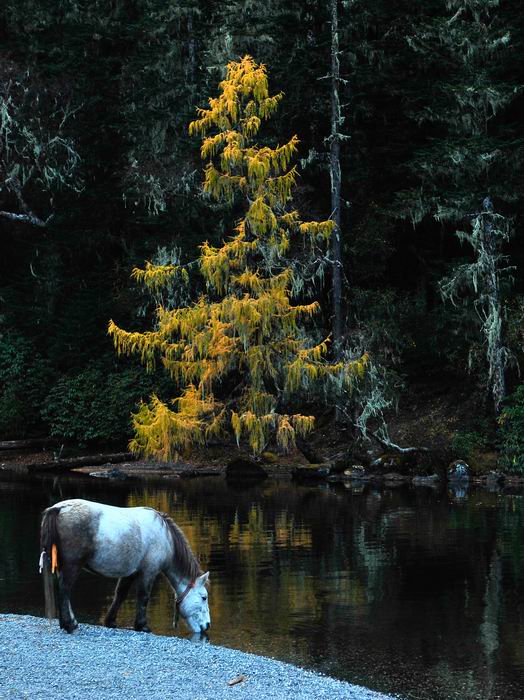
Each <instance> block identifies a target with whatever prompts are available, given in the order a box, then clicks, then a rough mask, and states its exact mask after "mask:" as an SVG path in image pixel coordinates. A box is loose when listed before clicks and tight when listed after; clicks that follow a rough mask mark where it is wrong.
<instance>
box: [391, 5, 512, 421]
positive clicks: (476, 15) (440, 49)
mask: <svg viewBox="0 0 524 700" xmlns="http://www.w3.org/2000/svg"><path fill="white" fill-rule="evenodd" d="M407 39H408V43H409V45H410V47H411V49H412V50H413V51H414V53H415V55H416V56H417V57H418V58H419V60H420V59H422V61H421V62H422V63H423V64H424V70H425V71H427V73H428V75H430V76H431V80H430V82H428V83H427V89H428V92H427V93H425V94H423V98H422V99H421V98H420V96H419V97H418V98H417V102H416V103H415V105H414V109H413V116H414V117H415V119H416V120H417V121H418V122H419V124H424V125H425V127H426V128H427V129H428V132H429V133H430V134H431V138H430V139H428V142H427V146H426V147H425V148H423V149H421V150H420V151H419V152H418V153H417V154H416V157H415V159H414V160H413V161H411V163H409V168H408V169H409V170H410V177H413V176H415V178H416V180H417V185H416V187H414V188H412V189H410V190H406V191H404V192H402V193H400V195H399V197H398V201H399V202H400V204H401V207H403V210H404V215H405V216H409V218H411V220H412V222H413V224H418V223H420V222H422V221H423V220H424V219H425V218H426V217H427V216H428V215H429V216H433V217H434V219H436V220H437V221H438V222H440V223H441V224H442V225H443V226H444V227H446V228H447V227H450V228H451V230H453V231H455V234H456V235H457V237H458V238H459V240H460V241H461V242H466V243H469V244H470V246H471V253H473V255H474V257H475V262H474V263H472V264H471V265H465V266H464V265H462V266H458V267H456V268H455V272H454V273H452V274H451V276H449V277H448V279H446V280H444V282H443V284H442V285H441V291H443V293H444V296H445V297H447V298H456V294H457V291H458V289H461V291H462V292H464V291H465V290H466V288H469V294H470V296H471V295H472V296H473V304H472V307H473V308H475V309H476V311H477V316H479V317H480V321H481V323H480V326H479V328H480V332H481V337H482V341H483V342H484V343H485V344H486V358H487V372H486V374H487V377H486V382H485V383H486V385H487V387H488V388H489V390H490V391H491V393H492V396H493V400H494V408H495V412H496V413H498V411H499V409H500V405H501V401H502V400H503V398H504V394H505V380H504V369H505V365H506V360H507V351H506V349H505V348H504V343H503V338H502V330H503V328H502V318H503V316H504V308H503V298H502V295H501V291H500V288H499V277H500V272H501V270H500V261H501V260H503V259H504V257H503V256H502V255H501V250H500V246H501V243H502V242H503V241H504V240H507V237H508V227H507V223H505V224H504V226H501V224H500V221H504V218H503V217H502V216H501V215H500V214H499V215H494V214H493V213H492V212H493V204H492V202H494V203H495V205H496V206H497V208H499V207H500V204H501V203H510V202H514V201H515V200H516V199H517V198H518V194H520V193H521V191H522V183H521V178H520V177H519V175H518V173H519V166H520V165H521V163H522V160H523V159H524V152H523V149H522V140H521V139H519V138H517V133H518V131H517V130H518V126H517V127H515V125H514V124H511V122H510V121H508V120H503V119H502V116H503V115H504V113H508V112H509V108H510V107H511V105H512V103H513V101H514V100H515V98H516V96H517V95H518V94H519V92H520V86H519V85H517V84H514V83H513V82H511V81H510V80H507V76H508V66H509V63H510V61H511V60H512V56H513V55H514V43H515V40H514V38H513V37H512V33H511V31H510V24H509V23H508V17H507V15H506V14H505V13H504V12H502V11H501V8H500V2H499V0H444V2H441V3H437V5H436V6H435V7H434V8H433V7H432V8H431V14H428V15H427V16H423V18H422V19H421V20H420V21H419V24H418V25H417V26H416V27H415V26H414V27H413V31H412V32H411V33H410V35H409V36H408V37H407ZM428 126H429V128H428ZM486 202H488V203H489V206H490V208H491V209H490V210H486V209H484V210H483V211H481V212H480V213H479V210H480V209H481V206H483V203H486ZM495 219H496V223H495ZM470 221H471V228H472V231H471V233H464V229H465V228H467V227H468V226H469V224H470ZM457 226H458V227H460V228H459V230H456V227H457ZM466 270H467V271H468V272H467V275H466V274H465V271H466ZM467 276H468V277H469V278H470V282H471V283H470V284H469V285H465V284H464V280H465V278H466V277H467Z"/></svg>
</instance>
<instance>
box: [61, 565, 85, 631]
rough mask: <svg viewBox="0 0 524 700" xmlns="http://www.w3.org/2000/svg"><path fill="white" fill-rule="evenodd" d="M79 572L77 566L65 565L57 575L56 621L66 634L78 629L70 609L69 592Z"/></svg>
mask: <svg viewBox="0 0 524 700" xmlns="http://www.w3.org/2000/svg"><path fill="white" fill-rule="evenodd" d="M79 572H80V566H78V565H77V564H71V563H65V564H64V565H63V566H62V570H61V571H60V573H59V574H58V619H59V622H60V627H61V628H62V629H63V630H66V632H69V634H71V632H74V631H75V630H76V628H77V627H78V622H77V621H76V618H75V615H74V613H73V609H72V607H71V590H72V588H73V584H74V583H75V581H76V579H77V576H78V574H79Z"/></svg>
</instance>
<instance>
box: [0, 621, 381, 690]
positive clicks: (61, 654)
mask: <svg viewBox="0 0 524 700" xmlns="http://www.w3.org/2000/svg"><path fill="white" fill-rule="evenodd" d="M240 677H244V678H243V679H242V680H241V681H240V682H238V683H236V684H235V685H229V682H230V681H232V680H233V679H235V678H236V679H239V678H240ZM0 698H2V700H3V699H4V698H9V699H10V700H11V699H13V700H14V699H16V700H18V699H19V698H27V699H29V700H39V699H40V698H41V699H42V700H44V698H45V700H55V698H56V700H58V698H60V699H68V698H75V699H78V698H96V699H97V700H106V699H107V700H113V699H116V698H119V699H122V700H123V699H124V698H125V700H134V699H136V700H138V699H140V700H150V699H151V698H158V699H159V700H160V698H162V700H168V699H169V698H173V699H175V698H176V700H222V698H227V699H228V700H239V699H243V698H249V699H250V700H253V699H254V698H272V699H273V698H275V699H281V698H282V699H283V698H297V699H304V700H305V699H306V698H307V699H308V700H316V699H317V698H326V699H329V700H338V699H339V698H343V699H344V700H388V696H385V695H381V694H380V693H375V692H373V691H370V690H367V689H365V688H361V687H360V686H355V685H350V684H349V683H343V682H342V681H337V680H335V679H333V678H328V677H327V676H322V675H320V674H317V673H312V672H310V671H305V670H303V669H301V668H297V667H295V666H291V665H289V664H285V663H282V662H280V661H274V660H272V659H268V658H264V657H261V656H255V655H254V654H246V653H244V652H241V651H235V650H233V649H226V648H225V647H218V646H214V645H212V644H194V643H192V642H190V641H188V640H186V639H180V638H177V637H160V636H156V635H152V634H142V633H138V632H133V631H131V630H122V629H120V630H118V629H106V628H105V627H97V626H94V625H85V624H81V625H80V627H79V629H78V630H77V631H76V632H75V633H74V634H73V635H68V634H66V633H64V632H62V631H61V630H60V629H59V627H58V622H57V621H56V620H53V621H52V622H49V621H48V620H44V619H42V618H38V617H30V616H28V615H0Z"/></svg>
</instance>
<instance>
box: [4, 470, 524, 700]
mask: <svg viewBox="0 0 524 700" xmlns="http://www.w3.org/2000/svg"><path fill="white" fill-rule="evenodd" d="M61 491H62V494H61V495H62V497H64V498H66V497H71V496H83V497H87V498H91V499H93V500H101V501H106V502H113V503H115V504H117V505H124V504H128V505H150V506H152V507H155V508H157V509H159V510H162V511H166V512H169V513H170V514H171V515H173V517H174V518H175V520H176V521H177V522H178V523H179V524H180V525H181V526H182V527H183V529H184V531H185V532H186V534H187V536H188V538H189V540H190V542H191V545H192V547H193V548H194V550H195V551H196V552H197V553H198V554H199V556H200V558H201V560H202V564H203V565H204V566H206V568H209V569H210V570H211V573H212V586H211V595H210V600H211V605H212V615H213V635H212V638H213V641H214V642H216V643H225V644H227V645H230V646H237V647H241V648H244V649H250V650H252V651H256V652H261V653H265V654H271V655H274V656H277V657H280V658H287V659H291V660H294V661H298V662H302V663H306V664H307V665H310V666H315V665H316V666H317V667H319V668H321V669H323V670H325V671H330V672H332V673H336V674H337V675H340V676H342V677H346V678H348V679H351V680H353V681H357V682H362V683H365V684H369V685H372V686H374V687H376V688H379V689H383V690H396V691H397V692H401V693H402V691H404V692H406V691H407V690H408V689H412V688H415V687H416V688H417V691H418V695H419V696H421V697H425V698H427V699H428V700H429V699H430V698H453V697H456V698H460V700H469V699H471V698H488V697H489V696H490V694H491V695H492V696H494V695H496V694H497V693H499V694H500V693H501V691H500V687H501V685H500V684H501V678H504V679H505V680H504V682H505V683H506V684H507V682H508V679H510V675H511V668H521V669H522V668H524V620H523V619H522V616H521V615H520V612H519V611H520V607H519V606H520V605H521V601H522V594H523V593H524V548H523V547H522V542H523V541H524V500H523V499H522V498H521V497H520V496H514V497H513V496H498V495H497V494H488V493H486V492H479V493H476V492H473V493H470V494H469V496H468V498H467V499H466V500H464V501H461V502H455V501H453V500H452V499H450V498H449V497H448V495H447V494H446V493H441V494H437V495H435V494H433V493H429V492H427V493H426V492H425V491H421V490H419V491H410V490H401V491H395V490H390V491H379V490H376V489H369V488H367V489H366V490H365V491H364V492H363V493H360V494H357V493H352V492H351V491H349V490H346V489H338V490H335V489H316V488H305V487H304V488H298V487H295V486H291V485H289V484H285V483H275V482H272V483H265V484H263V485H262V486H253V487H249V488H245V489H237V490H233V489H231V488H230V487H227V486H226V484H225V483H223V482H221V481H217V480H208V481H207V482H204V483H203V482H202V481H201V480H200V481H199V482H191V481H182V480H181V481H180V482H177V484H176V487H175V488H172V489H166V488H147V489H143V488H142V486H131V488H130V487H129V486H128V485H127V486H125V487H124V486H120V485H119V486H117V487H115V488H114V489H113V488H109V487H108V486H107V484H106V485H103V486H102V485H101V484H99V483H96V484H95V483H91V482H90V483H86V482H79V481H77V482H76V483H70V482H68V481H67V480H64V481H63V483H62V486H61ZM29 493H30V494H31V496H30V497H26V495H24V494H22V493H20V494H19V496H17V499H18V500H17V502H16V503H15V502H13V503H11V499H10V498H3V499H2V497H1V492H0V528H1V529H0V546H2V547H3V548H4V551H7V550H9V546H10V545H9V542H10V541H11V540H12V539H13V538H14V541H16V542H17V543H18V544H17V547H16V551H13V555H12V556H11V555H9V554H8V555H7V556H4V558H3V561H0V572H1V573H0V578H7V579H8V580H7V581H1V580H0V595H1V596H2V600H6V599H9V596H10V595H11V594H12V593H13V592H14V591H15V589H16V590H17V592H18V593H19V594H20V596H22V597H21V598H20V600H22V598H23V599H24V601H25V600H34V599H35V597H36V599H37V601H38V604H39V605H40V603H41V591H40V580H39V578H38V574H37V573H36V571H35V569H34V561H35V558H37V555H38V551H37V548H38V544H37V527H38V520H39V515H40V512H41V509H42V508H43V507H44V506H46V505H49V503H51V502H53V501H55V500H58V496H59V495H58V492H57V491H56V488H55V487H54V486H53V484H52V483H51V482H49V483H48V484H47V485H46V486H45V488H44V489H41V490H40V491H37V490H36V489H35V490H31V491H30V492H29ZM6 548H7V550H6ZM11 550H13V548H12V547H11ZM10 556H11V559H10ZM26 560H27V561H26ZM80 578H81V580H80V581H79V585H78V587H77V589H76V590H75V598H76V601H75V605H76V609H77V613H78V615H79V619H81V620H86V619H93V618H92V617H89V615H91V611H94V615H95V617H94V619H99V618H98V616H99V615H100V612H101V609H102V607H103V604H104V601H105V604H107V598H108V596H109V595H110V593H109V591H110V590H111V587H112V583H111V582H108V581H106V580H105V579H101V578H99V577H97V578H96V580H95V579H94V577H88V576H87V575H82V576H81V577H80ZM106 584H107V585H106ZM6 596H7V597H6ZM21 605H22V603H21ZM23 605H25V602H23ZM133 607H134V603H133V601H132V600H131V601H129V603H128V604H126V606H125V608H124V610H123V616H122V623H123V624H131V623H132V620H133V614H134V611H133ZM24 611H26V612H27V611H28V609H27V608H24ZM172 612H173V602H172V594H171V592H170V590H169V587H168V586H167V585H166V584H165V583H160V584H159V585H158V586H157V587H156V588H155V591H154V596H153V601H152V605H151V610H150V614H151V618H150V619H151V624H152V626H153V629H154V630H155V631H156V632H161V633H172V628H171V622H172ZM501 674H505V676H504V675H502V676H501ZM504 688H505V689H507V685H506V686H504ZM457 693H458V694H457ZM502 696H504V697H505V698H508V699H509V698H512V700H513V699H514V698H521V696H522V693H519V692H518V691H515V692H514V693H513V695H512V694H511V692H510V693H508V692H505V693H502Z"/></svg>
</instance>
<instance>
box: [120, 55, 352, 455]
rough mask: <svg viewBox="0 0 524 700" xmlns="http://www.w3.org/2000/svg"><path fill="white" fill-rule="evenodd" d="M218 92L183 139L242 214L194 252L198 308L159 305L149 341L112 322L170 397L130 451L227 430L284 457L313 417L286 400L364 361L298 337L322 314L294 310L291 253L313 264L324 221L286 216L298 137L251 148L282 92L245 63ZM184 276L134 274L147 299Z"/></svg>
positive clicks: (140, 418) (214, 194)
mask: <svg viewBox="0 0 524 700" xmlns="http://www.w3.org/2000/svg"><path fill="white" fill-rule="evenodd" d="M219 87H220V94H219V96H218V97H217V98H212V99H210V100H209V108H208V109H199V110H198V119H196V120H195V121H194V122H192V123H191V124H190V126H189V130H190V133H191V134H198V135H200V136H202V138H203V142H202V147H201V155H202V158H203V159H204V160H205V161H207V165H206V167H205V171H204V172H205V177H204V191H205V192H206V193H207V194H208V195H209V197H211V198H213V199H215V200H218V201H226V202H233V200H234V199H235V198H236V197H237V196H239V195H240V196H241V197H242V198H243V200H244V201H245V202H246V203H247V204H246V210H245V216H244V217H243V218H242V219H241V220H240V221H239V222H238V224H237V226H236V228H235V230H234V233H233V235H232V236H231V238H230V239H229V240H227V241H225V242H224V243H223V244H222V245H221V246H218V247H215V246H212V245H209V243H207V242H205V243H204V244H203V245H201V246H200V257H199V264H200V271H201V273H202V275H203V277H204V279H205V282H206V287H207V294H206V295H203V296H202V297H201V298H200V299H198V301H197V302H196V303H194V304H193V305H191V306H187V307H183V308H175V309H166V308H162V307H159V308H158V309H157V311H156V323H155V329H154V330H153V331H150V332H146V333H133V332H128V331H125V330H122V329H121V328H119V327H118V326H117V325H115V323H114V322H113V321H110V323H109V333H110V335H111V336H112V338H113V341H114V344H115V347H116V349H117V351H118V353H124V354H138V355H140V357H141V360H142V362H143V363H144V364H145V365H146V367H147V368H149V369H151V368H152V367H153V366H154V364H155V362H156V361H157V359H158V358H161V360H162V363H163V365H164V367H165V368H166V370H167V371H168V372H169V374H170V376H171V377H172V378H173V380H174V381H175V383H176V384H177V386H178V388H179V392H180V395H179V396H178V397H177V398H175V399H173V400H172V401H171V402H170V405H168V404H167V403H165V402H164V401H161V400H160V399H159V398H158V397H157V396H152V397H151V400H150V401H149V403H143V404H142V405H141V407H140V408H139V410H138V412H137V413H136V414H134V416H133V424H134V430H135V438H134V439H133V440H132V442H131V445H130V447H131V449H132V450H134V451H137V452H140V453H143V454H146V455H149V456H154V457H157V458H160V459H169V458H173V457H176V456H177V455H178V453H179V452H180V451H181V450H184V449H185V448H189V447H191V446H193V445H198V444H202V443H204V442H205V440H206V439H207V438H209V437H211V436H220V435H223V434H226V433H227V432H229V431H231V430H232V431H233V432H234V434H235V436H236V439H237V442H238V443H240V441H241V440H244V439H245V440H246V441H247V442H248V443H249V445H250V447H251V449H252V450H253V452H254V453H258V452H260V451H261V450H262V449H263V448H264V446H265V445H266V443H267V442H268V440H269V439H271V437H272V436H274V437H275V438H276V441H277V444H278V445H279V446H280V447H282V448H285V449H286V448H289V447H291V446H292V445H293V444H294V442H295V438H296V436H297V435H305V434H307V433H308V432H309V431H310V430H311V429H312V427H313V424H314V417H313V416H310V415H301V414H299V413H292V414H290V413H287V412H286V411H285V406H286V403H287V402H288V400H289V398H290V397H291V396H292V395H293V394H294V393H295V392H297V391H298V390H307V389H308V388H309V387H310V386H311V385H312V384H313V383H314V382H316V381H318V380H326V379H327V378H328V377H336V379H337V381H338V382H345V383H350V382H351V380H352V378H353V377H354V376H355V374H361V373H362V372H363V371H364V367H365V363H366V357H365V356H364V357H363V358H361V359H360V360H359V361H357V362H353V363H350V364H343V363H337V364H329V363H328V362H326V361H325V359H324V358H325V355H326V352H327V350H328V342H327V340H325V341H323V342H320V343H316V344H313V345H311V344H308V343H307V339H306V337H305V334H304V333H303V331H302V330H301V322H302V321H303V320H304V319H307V318H308V317H311V316H312V315H313V314H315V313H316V312H317V310H318V308H319V305H318V303H317V302H312V303H302V304H300V303H293V300H294V298H295V297H296V293H297V290H298V289H300V286H301V285H300V280H299V279H297V271H296V268H294V267H293V265H292V264H291V259H290V251H291V246H292V245H293V244H295V243H298V244H299V246H300V249H301V251H302V253H301V255H302V256H304V255H305V254H310V255H311V254H312V253H313V252H314V251H315V250H316V249H317V248H318V246H319V245H323V246H325V245H326V243H327V241H328V240H329V237H330V235H331V232H332V230H333V223H332V222H331V221H321V222H303V221H301V220H300V217H299V214H298V212H297V211H296V210H294V209H292V208H291V207H290V201H291V193H292V190H293V187H294V185H295V182H296V178H297V170H296V166H292V167H290V162H291V159H292V157H293V155H294V154H295V152H296V150H297V144H298V139H297V137H296V136H293V138H291V140H290V141H288V142H287V143H285V144H284V145H282V146H277V147H275V148H269V147H268V146H259V145H257V144H256V141H255V138H256V136H257V134H258V131H259V129H260V126H261V124H262V122H263V121H264V120H266V119H268V118H269V117H270V116H271V115H272V114H273V113H274V111H275V110H276V108H277V106H278V104H279V102H280V101H281V99H282V94H281V93H280V94H277V95H274V96H270V95H269V92H268V82H267V73H266V68H265V66H264V65H262V64H260V65H258V64H256V63H255V62H254V61H253V59H252V58H251V57H250V56H245V57H244V58H243V59H242V60H240V61H239V62H231V63H229V65H228V66H227V76H226V79H225V80H224V81H222V82H221V83H220V86H219ZM304 251H305V252H304ZM185 274H187V273H186V271H185V270H184V269H183V268H180V267H178V266H175V265H153V264H151V263H146V266H145V268H144V269H135V270H134V271H133V277H134V278H135V279H136V280H138V281H140V282H141V283H143V284H144V285H145V286H146V287H148V288H149V289H150V290H151V291H152V292H155V291H158V290H159V289H161V288H162V287H163V286H164V285H166V284H167V283H169V282H170V281H172V280H173V279H174V278H176V276H178V275H185Z"/></svg>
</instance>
